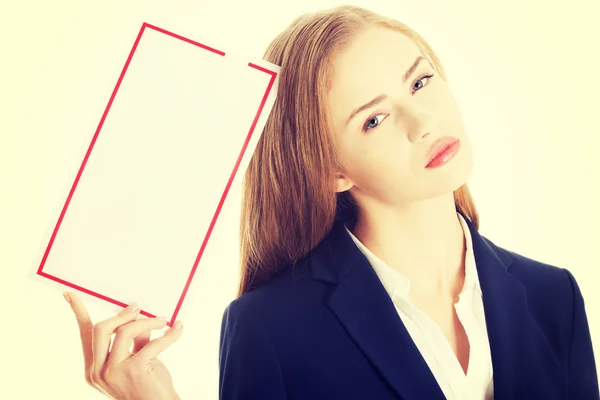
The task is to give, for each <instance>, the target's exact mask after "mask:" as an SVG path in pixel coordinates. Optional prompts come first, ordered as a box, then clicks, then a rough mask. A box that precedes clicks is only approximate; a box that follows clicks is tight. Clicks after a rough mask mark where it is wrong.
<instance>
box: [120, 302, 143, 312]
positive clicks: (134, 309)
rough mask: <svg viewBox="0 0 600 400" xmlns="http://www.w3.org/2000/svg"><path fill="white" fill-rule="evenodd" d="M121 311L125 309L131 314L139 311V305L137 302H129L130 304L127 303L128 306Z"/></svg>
mask: <svg viewBox="0 0 600 400" xmlns="http://www.w3.org/2000/svg"><path fill="white" fill-rule="evenodd" d="M123 311H125V312H128V313H132V314H134V313H136V312H138V311H140V305H139V304H138V303H137V302H135V303H131V304H130V305H129V306H128V307H127V308H126V309H125V310H123Z"/></svg>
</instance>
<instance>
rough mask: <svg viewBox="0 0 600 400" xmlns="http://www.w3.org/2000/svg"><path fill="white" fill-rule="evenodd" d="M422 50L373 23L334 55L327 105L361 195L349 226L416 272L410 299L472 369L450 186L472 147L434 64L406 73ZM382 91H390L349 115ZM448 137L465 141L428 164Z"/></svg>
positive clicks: (403, 269) (341, 187)
mask: <svg viewBox="0 0 600 400" xmlns="http://www.w3.org/2000/svg"><path fill="white" fill-rule="evenodd" d="M419 56H421V52H420V51H419V49H418V47H417V46H416V45H415V44H414V42H413V41H412V40H411V39H409V38H408V37H406V36H404V35H403V34H401V33H398V32H395V31H392V30H390V29H386V28H367V29H364V30H363V31H362V32H360V33H359V34H358V35H357V36H356V38H355V39H354V40H353V41H352V42H351V43H350V45H349V46H348V47H347V48H346V49H344V51H342V52H340V53H339V54H337V55H336V57H335V58H334V59H333V64H332V65H333V75H332V82H331V90H330V92H329V94H328V109H329V115H330V119H331V124H332V129H333V132H334V134H335V137H336V140H337V142H338V145H339V151H340V157H341V159H342V164H343V167H344V168H343V169H344V170H342V171H339V174H338V175H337V177H336V185H337V191H338V192H342V191H346V190H349V191H350V193H352V195H353V197H354V199H355V200H356V202H357V203H358V206H359V209H360V213H359V218H358V222H357V225H356V226H355V228H354V229H353V233H354V234H355V235H356V237H357V238H358V239H359V240H361V242H363V243H364V244H365V245H366V246H367V247H368V248H369V249H370V250H371V251H372V252H373V253H374V254H376V255H377V256H378V257H379V258H380V259H382V260H383V261H384V262H386V263H387V264H388V265H390V266H391V267H392V268H394V269H395V270H397V271H398V272H400V273H401V274H403V275H404V276H406V277H407V278H409V279H410V281H411V292H410V298H411V301H412V302H413V303H414V304H415V305H416V306H417V307H418V308H419V309H420V310H421V311H423V312H424V313H425V314H427V315H428V316H429V317H430V318H431V319H432V320H433V321H435V322H436V323H437V324H438V325H439V327H440V328H441V330H442V331H443V333H444V335H445V336H446V338H447V340H448V342H449V343H450V345H451V347H452V349H453V350H454V353H455V355H456V357H457V359H458V361H459V362H460V364H461V366H462V367H463V371H465V372H466V371H467V368H468V360H469V344H468V340H467V336H466V333H465V331H464V329H463V327H462V325H461V323H460V321H459V319H458V316H457V314H456V310H455V309H454V304H455V303H456V302H457V301H458V294H459V293H460V292H461V290H462V287H463V284H464V277H465V267H464V253H465V244H464V234H463V231H462V227H461V226H460V221H459V220H458V216H457V214H456V208H455V205H454V198H453V192H454V190H456V189H458V188H459V187H460V186H461V185H463V184H464V183H465V182H466V180H467V178H468V176H469V175H470V173H471V170H472V164H473V162H472V151H471V145H470V143H469V140H468V138H467V136H466V134H465V129H464V126H463V122H462V117H461V114H460V111H459V108H458V106H457V104H456V101H455V100H454V97H453V96H452V94H451V92H450V90H449V88H448V85H447V83H446V82H444V80H443V79H442V78H441V77H440V76H438V75H437V73H436V72H435V70H434V69H433V67H432V66H431V65H430V64H429V62H428V61H427V60H422V61H421V62H420V63H418V66H417V67H416V69H414V71H412V73H411V74H410V75H409V76H408V77H407V80H406V81H404V77H405V73H406V72H407V71H409V70H410V67H411V66H412V65H413V64H414V62H415V60H417V59H418V58H419ZM430 75H433V76H432V77H428V76H430ZM380 95H384V96H386V97H385V99H383V100H382V101H380V102H379V103H378V104H376V105H373V106H372V107H367V108H365V109H363V110H362V111H360V112H359V113H357V114H355V115H354V116H353V117H352V118H351V119H350V120H348V119H349V117H350V116H351V115H352V114H353V111H354V110H356V109H358V108H359V107H360V106H362V105H364V104H367V103H369V102H370V101H371V100H372V99H374V98H376V97H378V96H380ZM365 128H366V129H365ZM442 136H451V137H455V138H457V139H460V142H461V149H460V151H459V152H458V154H457V155H456V156H455V157H454V158H453V159H452V160H450V162H448V163H447V164H445V165H443V166H442V167H439V168H436V169H427V168H425V166H426V164H427V161H428V159H427V155H428V152H429V150H430V148H431V146H432V144H433V142H434V141H436V140H437V139H438V138H440V137H442Z"/></svg>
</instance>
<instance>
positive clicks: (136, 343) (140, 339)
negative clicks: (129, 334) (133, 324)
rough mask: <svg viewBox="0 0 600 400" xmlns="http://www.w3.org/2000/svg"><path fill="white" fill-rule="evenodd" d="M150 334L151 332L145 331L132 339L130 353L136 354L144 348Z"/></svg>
mask: <svg viewBox="0 0 600 400" xmlns="http://www.w3.org/2000/svg"><path fill="white" fill-rule="evenodd" d="M150 333H151V331H149V330H148V331H146V332H144V333H141V334H140V335H138V336H137V337H135V338H134V339H133V350H132V353H133V354H136V353H137V352H138V351H140V350H141V349H143V348H144V346H145V345H147V344H148V343H149V342H150Z"/></svg>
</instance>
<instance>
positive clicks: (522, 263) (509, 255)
mask: <svg viewBox="0 0 600 400" xmlns="http://www.w3.org/2000/svg"><path fill="white" fill-rule="evenodd" d="M483 240H484V241H485V242H486V243H487V244H488V245H489V246H490V247H491V248H492V249H494V250H495V251H496V252H497V254H499V255H500V257H502V258H504V260H507V261H508V263H506V264H507V265H508V272H509V273H510V274H511V275H512V276H513V277H515V278H516V279H518V280H519V282H520V283H521V284H522V285H523V286H525V288H526V289H527V290H528V292H532V293H534V294H538V295H541V296H544V295H549V296H553V297H556V296H557V295H572V294H573V290H574V286H575V285H576V281H575V278H574V277H573V274H572V273H571V272H570V271H569V270H568V266H567V267H566V266H559V265H555V264H549V263H546V262H542V261H539V260H535V259H533V258H531V257H529V256H526V255H524V254H521V253H517V252H515V251H512V250H509V249H506V248H504V247H500V246H498V245H496V244H494V243H493V242H492V241H491V240H490V239H488V238H486V237H483ZM561 297H562V296H561Z"/></svg>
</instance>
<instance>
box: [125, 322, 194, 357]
mask: <svg viewBox="0 0 600 400" xmlns="http://www.w3.org/2000/svg"><path fill="white" fill-rule="evenodd" d="M182 331H183V324H182V323H181V321H177V322H175V325H173V328H171V329H169V330H168V331H167V333H165V334H164V335H163V336H161V337H159V338H157V339H154V340H152V341H151V342H150V343H148V344H147V345H146V346H145V347H144V348H143V349H142V350H140V351H139V352H138V353H137V354H136V355H135V356H134V357H140V358H143V359H145V360H149V359H152V358H156V357H157V356H158V355H159V354H160V353H161V352H162V351H164V350H165V349H166V348H167V347H169V346H170V345H171V344H173V343H174V342H175V341H176V340H177V339H179V337H180V336H181V332H182Z"/></svg>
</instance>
